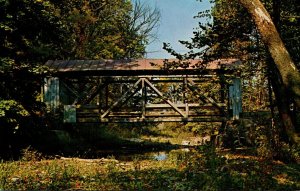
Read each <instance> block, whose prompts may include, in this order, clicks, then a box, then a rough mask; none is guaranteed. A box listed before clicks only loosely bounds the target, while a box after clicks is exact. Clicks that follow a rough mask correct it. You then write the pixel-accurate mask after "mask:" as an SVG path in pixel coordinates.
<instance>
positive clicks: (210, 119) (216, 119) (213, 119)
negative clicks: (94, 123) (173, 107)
mask: <svg viewBox="0 0 300 191" xmlns="http://www.w3.org/2000/svg"><path fill="white" fill-rule="evenodd" d="M227 120H228V119H227V118H226V117H207V118H180V117H176V118H173V117H170V118H124V119H121V118H119V119H112V118H104V119H101V122H104V123H139V122H147V123H158V122H223V121H227Z"/></svg>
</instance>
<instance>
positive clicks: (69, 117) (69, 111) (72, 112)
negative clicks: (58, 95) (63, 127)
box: [63, 105, 76, 123]
mask: <svg viewBox="0 0 300 191" xmlns="http://www.w3.org/2000/svg"><path fill="white" fill-rule="evenodd" d="M63 121H64V123H76V106H75V105H64V120H63Z"/></svg>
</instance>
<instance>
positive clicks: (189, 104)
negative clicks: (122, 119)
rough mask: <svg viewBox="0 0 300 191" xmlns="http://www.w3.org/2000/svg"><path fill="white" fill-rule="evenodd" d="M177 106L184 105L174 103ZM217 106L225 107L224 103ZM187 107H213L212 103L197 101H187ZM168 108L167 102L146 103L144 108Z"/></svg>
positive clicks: (182, 106) (181, 106)
mask: <svg viewBox="0 0 300 191" xmlns="http://www.w3.org/2000/svg"><path fill="white" fill-rule="evenodd" d="M174 105H175V106H176V107H178V108H185V107H186V105H185V104H184V103H181V104H174ZM217 105H218V106H219V107H225V106H226V104H225V103H217ZM188 107H189V108H209V107H214V105H213V104H201V105H200V104H198V103H188ZM164 108H166V109H168V108H171V106H170V105H169V104H146V109H164Z"/></svg>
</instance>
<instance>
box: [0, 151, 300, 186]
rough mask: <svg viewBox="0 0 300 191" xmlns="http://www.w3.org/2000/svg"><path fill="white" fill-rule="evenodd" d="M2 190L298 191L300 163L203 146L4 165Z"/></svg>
mask: <svg viewBox="0 0 300 191" xmlns="http://www.w3.org/2000/svg"><path fill="white" fill-rule="evenodd" d="M0 189H2V190H297V189H300V166H299V165H296V164H284V163H282V162H280V161H271V160H264V159H262V158H259V157H256V156H247V155H245V154H241V153H237V152H235V153H233V152H229V151H226V152H216V151H215V150H214V149H213V148H212V147H208V146H203V147H201V148H199V149H197V150H193V151H190V152H171V153H170V154H169V155H168V158H167V160H163V161H157V160H150V159H145V158H139V157H137V158H135V159H134V160H132V161H118V160H116V159H114V158H107V159H105V158H102V159H93V160H92V159H79V158H61V159H53V160H33V159H31V160H29V161H27V160H20V161H13V162H1V163H0Z"/></svg>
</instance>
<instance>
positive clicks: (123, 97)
mask: <svg viewBox="0 0 300 191" xmlns="http://www.w3.org/2000/svg"><path fill="white" fill-rule="evenodd" d="M141 81H142V79H139V80H138V81H137V82H136V83H135V84H134V85H133V87H131V88H129V89H128V90H127V91H126V92H125V93H124V94H123V96H121V98H120V99H118V100H117V101H116V102H115V103H114V104H113V105H112V106H111V107H110V108H109V109H108V110H107V111H106V112H104V113H103V114H102V115H101V118H104V117H106V116H107V115H108V114H109V112H111V111H112V109H113V108H114V107H116V106H117V105H118V104H119V103H121V102H123V101H125V100H126V98H127V96H128V95H130V94H132V92H133V91H134V88H136V87H137V86H138V85H139V83H140V82H141Z"/></svg>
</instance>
